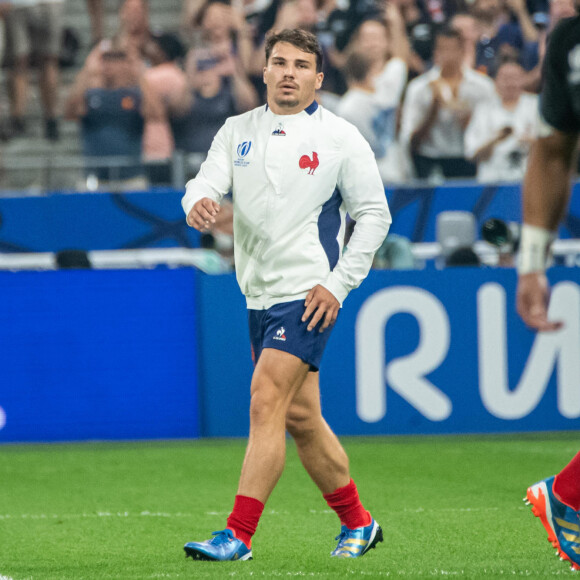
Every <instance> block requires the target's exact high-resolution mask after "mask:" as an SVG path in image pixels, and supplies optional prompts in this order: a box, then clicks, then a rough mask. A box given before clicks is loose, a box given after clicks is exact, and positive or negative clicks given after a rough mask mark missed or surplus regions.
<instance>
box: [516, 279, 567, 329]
mask: <svg viewBox="0 0 580 580" xmlns="http://www.w3.org/2000/svg"><path fill="white" fill-rule="evenodd" d="M549 301H550V286H549V284H548V279H547V278H546V275H545V274H544V273H543V272H530V273H529V274H522V275H520V277H519V279H518V289H517V298H516V305H517V310H518V314H519V315H520V316H521V318H522V320H523V321H524V322H525V323H526V324H527V325H528V326H529V327H530V328H532V329H534V330H539V331H540V332H546V331H548V332H553V331H555V330H559V329H560V328H562V326H563V322H562V321H550V320H548V302H549Z"/></svg>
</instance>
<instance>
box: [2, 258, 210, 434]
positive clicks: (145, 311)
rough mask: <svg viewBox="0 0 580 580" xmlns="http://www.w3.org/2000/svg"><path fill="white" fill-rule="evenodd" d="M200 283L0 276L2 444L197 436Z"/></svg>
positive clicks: (94, 275) (89, 275)
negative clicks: (197, 289) (197, 294)
mask: <svg viewBox="0 0 580 580" xmlns="http://www.w3.org/2000/svg"><path fill="white" fill-rule="evenodd" d="M195 276H196V272H195V271H194V270H192V269H179V270H168V269H157V270H125V271H121V270H118V271H98V270H94V271H91V270H77V271H71V270H66V271H65V270H61V271H57V272H13V273H12V272H2V273H0V442H8V441H64V440H67V441H70V440H82V439H154V438H174V437H197V436H199V434H200V431H199V408H198V392H197V388H198V387H197V332H196V329H197V320H196V316H197V315H196V309H195V294H194V292H195Z"/></svg>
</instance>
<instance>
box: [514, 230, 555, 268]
mask: <svg viewBox="0 0 580 580" xmlns="http://www.w3.org/2000/svg"><path fill="white" fill-rule="evenodd" d="M555 238H556V233H555V232H552V231H550V230H547V229H546V228H542V227H539V226H533V225H530V224H524V225H523V226H522V231H521V236H520V248H519V254H518V261H517V270H518V274H519V275H520V276H521V275H524V274H530V273H532V272H544V271H545V270H546V263H547V261H548V256H549V254H550V248H551V246H552V242H553V241H554V239H555Z"/></svg>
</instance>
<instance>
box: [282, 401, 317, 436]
mask: <svg viewBox="0 0 580 580" xmlns="http://www.w3.org/2000/svg"><path fill="white" fill-rule="evenodd" d="M316 426H317V417H316V416H314V413H313V412H312V411H311V410H309V409H306V408H304V407H290V409H288V412H287V413H286V431H288V433H290V435H291V436H292V437H293V438H294V439H296V440H303V439H308V438H309V437H311V436H312V434H313V433H314V432H315V431H316Z"/></svg>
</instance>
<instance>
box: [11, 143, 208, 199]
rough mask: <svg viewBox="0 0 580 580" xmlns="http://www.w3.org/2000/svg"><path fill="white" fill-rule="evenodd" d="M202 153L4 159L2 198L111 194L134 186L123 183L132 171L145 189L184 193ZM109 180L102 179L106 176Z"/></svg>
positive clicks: (202, 155) (198, 165)
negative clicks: (64, 193) (59, 193)
mask: <svg viewBox="0 0 580 580" xmlns="http://www.w3.org/2000/svg"><path fill="white" fill-rule="evenodd" d="M205 157H206V156H205V154H202V153H185V152H182V151H176V152H175V153H174V154H173V156H172V157H171V158H170V159H168V160H167V161H154V160H144V159H142V158H135V157H133V156H102V157H92V156H91V157H85V156H83V155H78V154H73V155H66V154H54V155H39V156H37V157H20V156H16V155H11V156H9V157H4V158H3V157H0V196H3V195H12V194H14V193H15V192H18V194H19V195H42V194H44V193H46V192H48V191H54V190H60V191H75V192H82V191H111V189H119V188H122V187H123V182H128V183H129V184H131V178H129V179H123V178H122V174H123V171H124V170H127V169H130V170H132V173H138V174H139V175H141V176H142V177H143V181H142V183H143V185H142V188H148V187H149V186H150V185H161V186H168V187H173V188H175V189H183V187H184V186H185V183H186V182H187V181H188V179H191V178H192V177H193V176H195V175H196V174H197V172H198V171H199V167H200V166H201V164H202V163H203V161H204V159H205ZM159 168H164V169H166V171H165V172H164V173H166V175H167V177H166V179H164V180H163V181H161V182H160V183H159V182H158V183H152V180H151V179H150V177H153V176H154V175H155V174H156V173H157V174H158V172H156V171H155V170H156V169H159ZM103 173H105V174H106V176H107V177H106V178H105V179H103V178H102V174H103Z"/></svg>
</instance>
